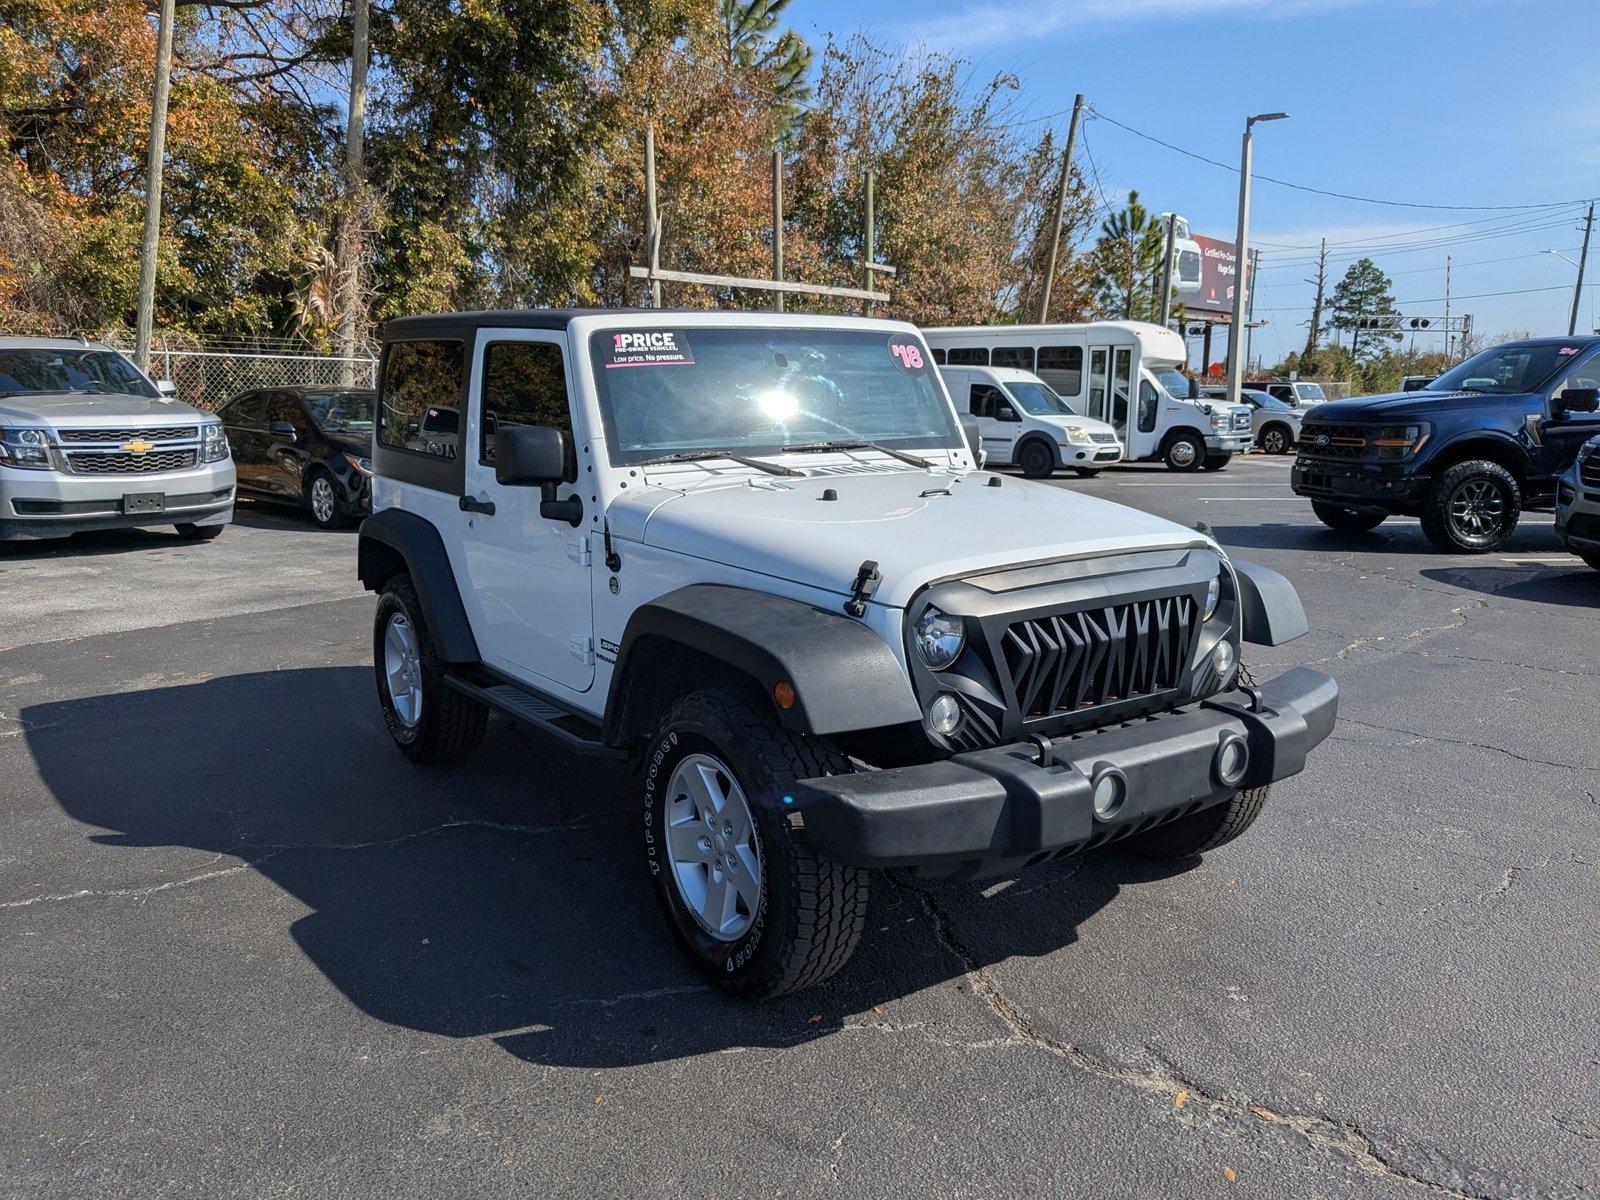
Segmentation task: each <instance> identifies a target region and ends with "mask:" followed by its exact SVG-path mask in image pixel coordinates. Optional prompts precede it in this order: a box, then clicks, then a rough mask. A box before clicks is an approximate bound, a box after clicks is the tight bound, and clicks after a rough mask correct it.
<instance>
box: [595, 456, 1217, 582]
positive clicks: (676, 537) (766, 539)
mask: <svg viewBox="0 0 1600 1200" xmlns="http://www.w3.org/2000/svg"><path fill="white" fill-rule="evenodd" d="M991 479H999V480H1000V481H1001V482H1000V485H999V486H998V487H991V486H988V485H989V481H990V480H991ZM829 489H831V490H832V491H833V492H834V493H835V494H836V495H837V496H838V499H836V500H824V499H822V495H823V492H824V491H825V490H829ZM610 519H611V528H612V531H613V533H614V534H617V535H619V536H624V537H633V538H636V539H637V540H640V541H643V542H644V543H645V544H647V545H650V546H659V547H661V548H663V549H666V550H672V551H675V552H677V553H679V554H684V555H688V556H691V557H694V558H702V559H709V560H711V561H714V562H719V563H725V564H728V565H730V566H734V567H741V568H744V569H746V570H752V571H756V572H758V573H760V574H763V575H770V576H773V577H775V578H779V579H787V580H791V581H793V582H795V583H801V584H806V585H810V586H813V587H819V588H824V589H827V590H829V591H834V592H837V593H839V594H840V595H841V596H843V595H848V594H849V591H850V585H851V582H852V581H853V580H854V579H855V577H856V571H857V570H858V569H859V567H860V566H861V564H862V562H863V561H865V560H867V559H872V560H874V561H875V562H877V564H878V570H879V572H880V573H881V575H882V582H881V583H880V584H879V586H878V590H877V593H876V594H875V595H874V596H873V599H874V601H875V602H877V603H879V604H888V605H894V606H904V605H905V604H906V603H907V602H908V601H909V600H910V599H911V597H912V595H913V594H914V593H915V592H916V591H917V589H918V588H920V587H922V586H923V585H925V584H927V583H929V582H931V581H933V580H936V579H947V578H950V577H953V576H959V575H967V574H971V573H973V572H977V571H984V570H992V569H994V568H997V567H1004V566H1012V565H1020V564H1023V563H1033V562H1041V561H1048V560H1051V559H1060V558H1069V557H1074V558H1076V557H1083V556H1087V555H1095V554H1114V553H1121V552H1123V551H1127V550H1143V549H1157V548H1161V547H1170V546H1183V545H1193V544H1196V543H1200V542H1204V541H1205V539H1204V538H1202V537H1201V535H1200V534H1198V533H1196V532H1195V531H1194V530H1192V529H1188V528H1185V527H1184V526H1182V525H1178V524H1175V523H1173V522H1171V521H1167V520H1164V519H1162V518H1160V517H1155V516H1151V515H1150V514H1148V513H1143V512H1139V511H1138V510H1136V509H1132V508H1125V507H1123V506H1122V505H1120V504H1113V503H1111V502H1110V501H1106V500H1097V499H1095V498H1094V497H1091V496H1083V495H1079V494H1077V493H1075V492H1069V491H1065V490H1063V489H1061V488H1055V487H1050V486H1049V485H1047V484H1043V483H1029V482H1026V481H1024V480H1020V479H1015V478H1011V477H1009V476H1006V477H1001V476H997V475H990V474H988V473H987V472H977V473H974V474H970V475H952V474H943V473H933V472H926V471H916V470H907V471H886V472H882V473H878V474H872V475H848V476H837V475H835V476H817V477H810V478H804V479H778V478H771V477H762V478H759V479H753V480H740V481H739V482H737V483H732V482H730V483H717V484H714V485H707V484H699V485H694V486H691V487H686V488H684V489H683V490H678V489H676V488H670V487H663V486H659V485H657V486H652V487H649V488H647V489H645V490H644V491H642V492H637V493H635V494H634V495H633V496H632V497H630V498H629V499H627V500H623V501H619V503H618V504H616V505H613V507H612V512H611V514H610ZM641 523H642V528H641V527H640V526H641Z"/></svg>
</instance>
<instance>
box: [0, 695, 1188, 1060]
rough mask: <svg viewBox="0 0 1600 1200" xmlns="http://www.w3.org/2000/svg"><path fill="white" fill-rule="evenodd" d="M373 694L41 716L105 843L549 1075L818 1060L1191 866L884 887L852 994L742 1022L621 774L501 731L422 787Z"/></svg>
mask: <svg viewBox="0 0 1600 1200" xmlns="http://www.w3.org/2000/svg"><path fill="white" fill-rule="evenodd" d="M372 689H373V681H372V676H371V673H370V672H369V671H366V670H363V669H358V668H350V667H342V668H314V669H303V670H284V671H269V672H261V673H252V674H244V675H234V676H226V677H222V678H216V679H210V680H206V681H204V682H198V683H192V684H185V685H182V686H174V687H164V688H156V689H152V690H149V691H138V692H126V693H120V694H115V695H104V696H95V697H90V698H85V699H77V700H68V701H60V702H54V703H49V704H41V705H35V706H32V707H29V708H26V709H24V710H22V712H21V713H20V714H19V716H20V718H21V721H22V726H23V729H24V730H25V736H26V739H27V745H28V749H29V750H30V751H31V753H32V756H33V759H34V761H35V763H36V764H37V768H38V772H39V775H40V777H41V778H42V780H43V781H44V783H45V784H46V785H47V786H48V787H49V788H50V790H51V793H52V795H53V796H54V797H55V799H56V800H57V802H58V803H59V804H60V805H61V806H62V808H63V809H64V810H65V811H66V812H67V813H68V814H69V815H71V816H72V817H73V818H75V819H76V820H78V821H81V822H83V823H85V824H87V825H92V826H97V827H99V828H100V829H102V830H105V831H106V832H104V833H100V834H97V835H94V838H93V840H95V841H97V842H100V843H102V844H105V845H111V846H118V847H126V848H128V849H129V850H130V851H137V850H138V849H140V848H156V847H189V848H192V849H195V850H200V851H205V852H210V853H215V854H222V855H229V856H235V857H237V858H238V859H240V860H242V861H244V862H246V863H248V864H249V865H250V866H251V867H253V868H254V869H255V870H257V871H259V872H260V873H261V875H263V876H264V877H265V878H267V879H269V880H271V881H272V882H273V883H274V884H276V885H277V886H278V887H280V888H282V889H283V890H284V891H285V892H286V893H288V894H289V895H291V896H293V897H294V898H295V899H296V900H297V901H298V902H299V903H300V904H303V905H304V906H305V907H306V909H307V910H309V911H308V912H307V913H306V915H305V916H303V917H300V918H299V919H298V920H296V921H294V923H293V924H292V925H291V926H290V928H289V930H288V932H289V935H290V936H291V937H292V938H293V939H294V942H295V943H296V945H297V946H298V947H299V949H300V950H301V951H302V952H303V953H304V954H305V955H306V957H307V958H308V959H309V960H310V962H311V963H312V964H313V965H315V967H316V968H317V969H318V970H319V971H320V972H321V973H322V975H323V976H324V977H325V978H326V979H327V980H328V981H329V982H330V983H332V984H333V985H334V986H335V987H337V988H338V989H339V990H340V991H341V992H342V993H343V994H344V996H345V997H346V998H348V1000H349V1001H350V1002H351V1003H352V1004H354V1005H356V1006H357V1007H358V1008H359V1009H361V1011H363V1012H364V1013H366V1014H368V1015H369V1016H371V1017H374V1018H376V1019H378V1020H381V1021H386V1022H390V1023H392V1024H394V1025H397V1026H402V1027H404V1028H407V1029H412V1030H417V1031H420V1032H423V1033H429V1034H436V1035H440V1036H444V1037H452V1038H472V1037H483V1036H490V1037H494V1038H495V1039H496V1041H497V1042H498V1043H499V1044H500V1045H501V1046H503V1047H504V1048H505V1049H506V1050H507V1051H509V1052H510V1053H512V1054H515V1055H517V1056H519V1057H521V1058H524V1059H527V1060H529V1061H534V1062H539V1063H546V1064H551V1065H566V1066H619V1065H629V1064H637V1063H644V1062H652V1061H660V1060H663V1059H672V1058H678V1057H683V1056H688V1055H696V1054H703V1053H708V1052H712V1051H721V1050H728V1049H732V1048H736V1047H744V1046H764V1047H772V1046H789V1045H795V1044H799V1043H803V1042H806V1041H809V1040H811V1039H814V1038H817V1037H820V1036H823V1035H826V1034H828V1033H830V1032H832V1031H835V1030H838V1029H839V1028H840V1027H841V1025H842V1024H843V1023H845V1021H846V1020H847V1019H848V1018H849V1016H850V1014H860V1013H870V1012H871V1010H872V1008H873V1007H874V1006H875V1005H881V1004H884V1003H886V1002H888V1001H891V1000H894V999H897V998H899V997H902V996H906V995H908V994H910V993H913V992H916V991H919V990H921V989H924V988H928V987H930V986H933V985H937V984H945V983H948V982H949V981H950V980H953V979H960V978H961V977H962V976H963V975H964V973H965V972H966V970H967V969H969V967H972V966H983V965H987V964H988V963H990V962H993V961H996V960H997V959H1002V958H1006V957H1010V956H1013V955H1044V954H1049V953H1053V952H1055V951H1057V950H1059V949H1060V948H1061V947H1063V946H1065V945H1069V944H1070V943H1072V942H1073V941H1074V940H1075V938H1076V930H1077V927H1078V926H1079V924H1080V923H1081V922H1083V921H1084V920H1085V919H1086V918H1087V917H1089V916H1091V915H1092V914H1093V913H1095V912H1097V911H1098V910H1099V909H1100V908H1102V907H1103V906H1104V905H1106V904H1107V903H1109V902H1110V901H1111V900H1112V899H1113V898H1114V897H1115V896H1116V895H1117V893H1118V891H1119V890H1120V889H1121V888H1122V886H1124V885H1125V884H1129V883H1135V882H1139V881H1143V880H1149V879H1155V878H1160V877H1162V876H1164V875H1167V874H1170V873H1172V872H1173V871H1175V870H1181V869H1182V868H1183V866H1184V865H1185V864H1178V865H1176V866H1174V865H1171V864H1161V865H1159V866H1157V865H1154V864H1147V863H1143V862H1138V861H1135V860H1131V859H1126V858H1122V857H1118V856H1114V855H1113V856H1103V857H1100V858H1093V859H1088V860H1068V861H1064V862H1060V863H1055V864H1047V865H1045V866H1043V867H1040V868H1038V869H1036V871H1035V872H1033V873H1031V874H1029V875H1027V876H1026V877H1024V879H1025V882H1023V883H1020V884H1017V885H1014V886H1012V887H1009V888H1003V889H996V888H995V887H993V886H992V881H991V883H990V884H986V885H975V884H970V883H955V882H946V883H934V882H929V881H917V880H913V881H902V882H897V881H895V880H891V879H890V878H888V877H886V876H878V877H875V879H874V885H875V888H876V890H875V893H874V901H873V904H872V906H871V913H870V917H869V923H868V933H867V936H866V938H865V939H864V942H863V947H862V950H861V952H860V953H859V954H858V955H857V957H856V959H855V961H854V962H853V963H852V964H851V965H850V966H849V967H847V968H846V970H845V971H844V972H843V973H842V974H841V976H839V977H838V978H836V979H835V980H834V981H833V982H831V983H830V984H828V985H827V986H825V987H822V988H816V989H812V990H810V991H807V992H804V993H801V994H799V995H796V996H793V997H788V998H785V999H783V1000H779V1001H776V1002H773V1003H770V1004H765V1005H751V1004H744V1003H739V1002H736V1001H733V1000H730V999H727V998H726V997H724V996H723V995H722V994H721V993H720V992H718V991H717V990H715V989H714V988H712V987H710V986H708V985H707V984H706V983H705V982H704V981H703V980H702V979H701V978H700V977H699V976H698V975H697V974H695V973H694V972H693V971H692V970H691V969H690V968H689V967H688V965H687V964H686V963H685V962H684V960H683V959H682V958H681V957H680V956H679V954H678V952H677V951H676V949H675V948H674V947H673V946H672V944H671V941H670V939H669V937H668V934H667V931H666V928H665V926H664V923H663V921H662V920H661V918H660V916H659V914H658V910H657V908H656V904H655V900H654V898H653V896H652V895H651V892H650V887H649V884H648V882H647V879H646V874H645V872H644V870H643V867H642V864H641V861H640V860H641V855H640V852H639V846H638V818H637V814H636V813H635V810H634V807H633V798H632V797H633V794H634V793H633V789H632V787H631V786H630V783H629V780H628V778H627V777H626V775H625V772H624V771H623V769H622V768H621V767H620V766H615V765H611V764H610V763H606V764H605V765H601V766H597V765H595V762H594V760H582V759H574V758H571V757H569V756H567V755H566V753H565V752H564V751H563V750H561V749H559V748H557V747H556V746H555V745H554V744H553V743H550V742H547V741H546V740H544V739H543V738H542V737H541V736H539V735H537V734H534V733H531V732H524V731H522V730H520V729H518V728H514V727H512V726H511V725H509V724H507V723H502V722H494V723H492V724H491V731H490V735H489V737H488V738H487V739H486V740H485V743H484V745H483V747H482V748H481V749H480V751H479V752H478V754H477V755H476V756H475V757H474V759H473V760H472V761H471V762H470V763H468V764H465V765H463V766H461V767H455V768H446V769H423V768H418V767H414V766H412V765H411V764H409V763H407V762H406V761H405V760H404V759H403V758H402V757H401V756H400V755H399V754H398V753H397V752H396V751H395V749H394V747H393V746H392V744H391V743H390V741H389V737H388V734H387V732H386V731H385V730H384V729H383V728H382V726H381V724H380V723H379V721H378V719H377V715H376V705H375V703H374V700H373V695H372ZM196 729H207V730H211V731H213V734H212V736H210V737H209V738H207V739H206V740H207V749H206V750H204V751H203V752H199V753H196V754H194V755H186V756H184V760H183V762H182V763H181V764H177V763H175V762H174V760H173V759H172V757H171V755H169V754H164V753H152V752H151V749H152V747H162V746H166V747H171V746H178V745H192V744H193V742H194V731H195V730H196ZM134 869H137V867H136V866H135V868H134ZM161 869H163V870H165V869H166V865H165V864H162V866H161ZM208 870H215V868H214V867H212V868H208ZM198 886H199V887H200V888H201V889H202V890H197V892H196V893H195V895H196V897H197V899H196V901H195V902H196V903H198V904H201V905H204V906H206V910H208V911H210V912H211V913H212V914H214V916H215V919H216V920H217V922H218V923H219V924H220V923H222V922H223V921H224V920H225V919H227V916H228V914H227V913H226V908H227V906H228V905H230V904H236V903H247V902H248V901H241V900H238V899H234V898H232V897H235V896H236V895H237V894H238V893H237V892H236V891H235V890H234V889H231V888H228V887H225V886H219V885H217V884H215V883H211V882H207V883H204V884H202V885H198ZM950 913H955V914H957V915H956V917H955V919H954V920H952V918H951V917H950V916H948V915H946V914H950ZM969 922H970V923H971V924H972V925H974V926H976V925H981V926H982V927H983V929H985V930H987V931H989V932H988V933H987V934H986V935H985V937H983V938H975V939H974V942H982V941H985V940H986V941H988V942H990V943H993V944H990V945H982V944H966V943H963V942H962V941H960V940H959V935H958V934H957V933H956V932H955V930H956V928H957V926H958V925H959V926H960V927H961V928H966V927H968V924H969ZM261 951H262V948H261V947H259V946H254V945H247V946H240V947H239V948H238V961H237V962H236V963H233V964H219V966H218V973H219V974H224V975H226V974H228V973H229V972H236V973H238V974H239V975H241V976H244V977H248V976H249V975H251V974H252V973H254V972H255V971H257V970H258V969H259V968H258V966H257V965H255V964H256V963H257V961H258V956H259V955H260V953H261ZM869 1019H871V1018H869Z"/></svg>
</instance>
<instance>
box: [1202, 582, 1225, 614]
mask: <svg viewBox="0 0 1600 1200" xmlns="http://www.w3.org/2000/svg"><path fill="white" fill-rule="evenodd" d="M1220 599H1222V576H1220V575H1218V576H1217V577H1216V578H1214V579H1212V581H1211V582H1210V583H1209V584H1208V585H1207V586H1206V612H1205V616H1203V617H1201V618H1200V619H1201V620H1202V621H1209V620H1211V617H1212V614H1213V613H1215V612H1216V611H1217V601H1218V600H1220Z"/></svg>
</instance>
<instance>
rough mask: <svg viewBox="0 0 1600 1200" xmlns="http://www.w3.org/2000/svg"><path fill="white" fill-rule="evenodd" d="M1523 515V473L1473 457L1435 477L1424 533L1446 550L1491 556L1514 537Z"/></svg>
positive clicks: (1425, 506) (1424, 509) (1424, 505)
mask: <svg viewBox="0 0 1600 1200" xmlns="http://www.w3.org/2000/svg"><path fill="white" fill-rule="evenodd" d="M1479 505H1481V506H1483V507H1482V508H1481V510H1480V509H1478V508H1477V507H1475V506H1479ZM1475 512H1478V513H1480V515H1477V516H1475V515H1474V513H1475ZM1521 515H1522V489H1521V488H1520V487H1519V486H1517V477H1516V476H1515V475H1513V474H1512V473H1511V472H1510V471H1508V470H1506V469H1505V468H1504V467H1502V466H1501V465H1500V464H1499V463H1494V462H1489V461H1488V460H1487V459H1481V458H1475V459H1468V460H1467V461H1466V462H1459V463H1457V464H1456V465H1455V466H1453V467H1451V468H1449V470H1447V471H1445V472H1444V473H1443V474H1441V475H1440V476H1439V478H1437V479H1435V480H1434V481H1433V486H1432V487H1430V488H1429V489H1428V495H1427V497H1426V498H1425V499H1424V500H1423V502H1422V532H1423V533H1424V534H1426V535H1427V538H1428V540H1429V541H1430V542H1432V543H1433V545H1434V547H1435V549H1438V550H1443V551H1445V552H1446V553H1449V554H1488V553H1489V552H1490V551H1491V550H1498V549H1500V547H1501V546H1504V545H1505V544H1506V543H1507V542H1508V541H1510V540H1511V535H1512V534H1513V533H1515V532H1516V530H1517V520H1518V519H1519V518H1520V517H1521ZM1479 521H1483V522H1487V528H1483V527H1481V526H1480V525H1478V524H1477V522H1479Z"/></svg>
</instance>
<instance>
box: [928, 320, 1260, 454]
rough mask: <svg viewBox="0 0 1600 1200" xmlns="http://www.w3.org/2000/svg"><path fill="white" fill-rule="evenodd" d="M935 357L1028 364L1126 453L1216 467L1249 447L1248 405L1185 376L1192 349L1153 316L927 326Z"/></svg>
mask: <svg viewBox="0 0 1600 1200" xmlns="http://www.w3.org/2000/svg"><path fill="white" fill-rule="evenodd" d="M922 332H923V334H924V335H925V336H926V337H927V339H928V345H929V346H930V347H931V348H932V350H933V357H934V361H935V362H936V363H938V364H939V365H940V366H945V365H948V366H952V367H958V366H960V367H983V366H988V367H1006V368H1013V369H1016V370H1022V371H1032V372H1033V373H1034V374H1035V375H1037V376H1039V378H1041V379H1043V380H1044V381H1045V382H1046V383H1047V384H1049V385H1050V387H1051V388H1052V389H1054V390H1055V391H1056V392H1057V393H1058V394H1059V395H1060V396H1062V398H1064V399H1065V400H1066V401H1067V402H1068V403H1069V404H1071V405H1072V406H1073V408H1075V409H1076V410H1077V411H1079V412H1081V413H1083V414H1084V415H1085V416H1088V417H1093V418H1095V419H1096V420H1099V421H1105V422H1106V423H1107V424H1109V425H1110V426H1111V427H1112V428H1113V429H1114V430H1116V433H1117V436H1118V438H1120V439H1121V441H1122V444H1123V446H1124V448H1125V454H1126V456H1127V458H1128V459H1129V460H1130V461H1133V460H1155V461H1161V462H1165V463H1166V464H1167V466H1168V467H1170V468H1172V469H1173V470H1174V471H1198V470H1200V469H1202V468H1204V469H1205V470H1208V471H1219V470H1221V469H1222V468H1223V467H1225V466H1227V465H1228V460H1229V459H1231V458H1232V457H1233V456H1234V455H1235V454H1243V453H1244V452H1245V451H1247V450H1249V449H1250V443H1251V440H1252V436H1253V435H1252V433H1251V416H1252V414H1251V411H1250V409H1249V408H1247V407H1245V406H1244V405H1239V404H1227V403H1217V402H1212V401H1207V400H1203V399H1200V398H1199V397H1198V396H1197V395H1196V386H1195V384H1194V381H1192V380H1191V379H1189V378H1188V377H1187V376H1185V375H1184V374H1183V371H1182V368H1183V365H1184V363H1185V362H1186V361H1187V355H1188V351H1187V347H1185V345H1184V342H1183V338H1181V337H1180V336H1178V334H1176V333H1174V332H1173V331H1172V330H1170V329H1164V328H1162V327H1161V326H1160V325H1152V324H1150V323H1149V322H1147V321H1092V322H1089V323H1087V324H1083V325H968V326H952V327H948V328H942V329H924V330H923V331H922Z"/></svg>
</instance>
